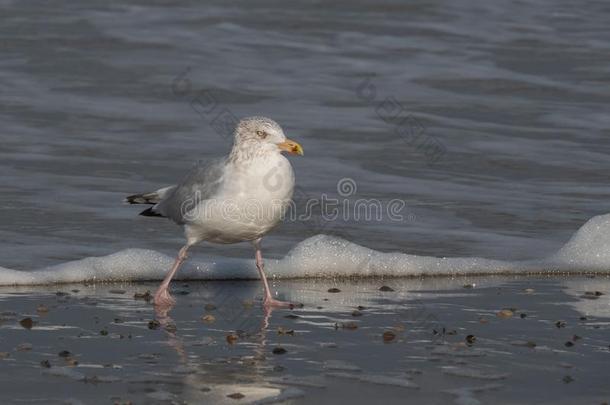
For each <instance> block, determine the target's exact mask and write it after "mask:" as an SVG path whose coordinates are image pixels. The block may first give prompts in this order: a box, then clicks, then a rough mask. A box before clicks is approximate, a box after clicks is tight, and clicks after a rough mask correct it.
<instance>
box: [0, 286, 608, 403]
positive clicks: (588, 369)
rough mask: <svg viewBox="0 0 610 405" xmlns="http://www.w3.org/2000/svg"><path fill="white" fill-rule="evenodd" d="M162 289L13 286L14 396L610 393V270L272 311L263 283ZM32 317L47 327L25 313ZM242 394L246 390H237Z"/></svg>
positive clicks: (341, 294)
mask: <svg viewBox="0 0 610 405" xmlns="http://www.w3.org/2000/svg"><path fill="white" fill-rule="evenodd" d="M384 285H385V286H388V287H390V288H391V289H392V290H393V291H380V287H382V286H384ZM154 287H155V286H154V285H152V284H145V283H141V284H90V285H82V284H73V285H64V286H56V287H22V288H15V287H13V288H9V287H2V288H0V301H1V303H2V309H3V313H2V323H1V324H0V331H1V336H2V340H1V348H2V349H1V350H0V352H5V353H0V356H1V357H3V359H2V360H0V366H1V367H2V369H3V370H4V372H3V373H2V377H0V393H1V394H0V398H1V399H2V402H3V403H16V404H18V403H37V402H45V403H111V402H113V401H115V402H119V403H126V401H132V403H143V402H147V403H170V402H172V401H173V403H202V402H213V403H228V404H230V403H275V402H281V401H280V399H281V400H288V402H287V403H293V404H301V403H303V404H304V403H323V404H331V403H336V401H337V400H349V401H350V402H351V403H357V404H361V403H362V404H364V403H372V402H375V401H376V400H379V399H380V398H383V399H384V401H385V402H386V403H404V401H405V400H409V402H413V403H422V404H437V403H456V404H464V403H468V404H477V403H489V402H490V401H492V400H493V402H494V403H499V404H512V403H528V404H529V403H531V404H534V403H566V404H567V403H576V402H578V403H602V402H603V401H607V400H608V398H609V396H610V388H609V387H608V385H607V376H608V373H609V372H610V370H609V369H608V367H609V366H608V364H609V362H608V360H609V356H610V346H609V345H610V340H609V339H608V336H609V333H608V332H609V328H610V310H609V308H608V305H607V300H606V299H605V296H600V297H599V298H594V297H593V296H591V294H588V295H586V292H594V291H596V290H598V291H600V292H603V293H605V294H608V293H610V281H609V279H608V278H606V277H595V278H590V277H567V278H566V277H562V278H539V277H538V278H537V277H493V276H492V277H485V278H480V277H469V278H468V277H462V278H456V279H449V278H437V279H411V280H406V279H389V280H388V279H386V280H383V279H369V280H360V281H342V282H333V281H329V280H326V281H322V280H317V281H313V280H309V281H306V280H302V281H282V282H276V283H275V285H274V288H276V289H277V290H278V291H279V294H280V296H282V297H284V298H286V299H291V300H295V301H300V302H302V303H303V304H304V305H305V306H304V308H302V309H295V310H293V311H290V310H275V311H273V312H271V313H265V312H264V311H263V310H262V309H261V307H260V294H259V288H258V287H259V285H258V283H257V282H254V281H253V282H247V281H241V282H227V281H224V282H207V283H200V282H189V283H187V284H185V283H177V284H175V285H174V287H173V289H174V291H173V292H174V294H176V295H177V297H178V305H177V306H176V307H175V308H174V310H173V311H172V312H171V314H170V315H171V318H168V317H163V316H160V315H155V314H154V313H153V310H152V306H151V305H150V304H149V303H147V302H146V301H144V300H136V299H134V294H135V293H143V292H145V290H146V289H152V288H154ZM331 288H338V289H339V291H338V292H334V293H331V292H328V291H329V289H331ZM583 296H586V297H587V298H583ZM41 306H44V308H42V309H41ZM359 306H360V308H359ZM45 308H46V310H47V311H46V312H44V309H45ZM507 309H510V311H512V314H511V315H510V316H507V315H506V310H507ZM501 311H505V312H503V314H504V316H499V315H498V314H499V313H500V312H501ZM205 316H207V318H205V320H204V318H203V317H205ZM26 317H30V318H31V319H32V320H33V323H34V325H33V326H32V327H31V329H26V328H24V327H23V326H21V325H20V324H19V321H20V320H22V319H24V318H26ZM153 320H158V321H159V322H160V323H159V324H155V323H150V322H151V321H153ZM558 322H559V323H558ZM558 325H559V326H558ZM229 335H233V336H235V340H234V341H233V342H232V343H229V342H228V340H227V336H229ZM469 335H473V336H474V339H473V338H472V337H470V338H467V337H468V336H469ZM567 342H571V343H568V345H569V347H568V346H566V343H567ZM25 344H30V345H31V347H30V346H27V345H25ZM280 348H281V349H283V350H284V351H285V352H282V350H281V349H280ZM64 350H66V351H68V352H69V353H63V354H62V355H59V353H60V352H62V351H64ZM274 350H275V352H274ZM45 360H46V361H48V364H47V366H48V365H50V367H45V366H42V365H41V362H43V361H45ZM74 361H76V362H77V363H78V364H74ZM236 393H238V394H241V395H243V396H244V397H243V398H241V399H239V400H237V399H233V398H231V397H228V395H232V394H236ZM256 401H260V402H256Z"/></svg>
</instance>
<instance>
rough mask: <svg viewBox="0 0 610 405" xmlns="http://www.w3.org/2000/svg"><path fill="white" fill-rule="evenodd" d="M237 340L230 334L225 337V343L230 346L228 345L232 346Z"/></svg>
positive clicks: (234, 335) (235, 336)
mask: <svg viewBox="0 0 610 405" xmlns="http://www.w3.org/2000/svg"><path fill="white" fill-rule="evenodd" d="M238 339H239V338H238V337H237V335H236V334H234V333H231V334H229V335H227V343H228V344H230V345H232V344H234V343H235V342H237V340H238Z"/></svg>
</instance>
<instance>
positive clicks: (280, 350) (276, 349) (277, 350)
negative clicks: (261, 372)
mask: <svg viewBox="0 0 610 405" xmlns="http://www.w3.org/2000/svg"><path fill="white" fill-rule="evenodd" d="M272 353H273V354H284V353H286V349H284V348H283V347H281V346H277V347H274V348H273V350H272Z"/></svg>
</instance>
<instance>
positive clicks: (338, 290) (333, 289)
mask: <svg viewBox="0 0 610 405" xmlns="http://www.w3.org/2000/svg"><path fill="white" fill-rule="evenodd" d="M328 292H329V293H340V292H341V290H340V289H338V288H329V289H328Z"/></svg>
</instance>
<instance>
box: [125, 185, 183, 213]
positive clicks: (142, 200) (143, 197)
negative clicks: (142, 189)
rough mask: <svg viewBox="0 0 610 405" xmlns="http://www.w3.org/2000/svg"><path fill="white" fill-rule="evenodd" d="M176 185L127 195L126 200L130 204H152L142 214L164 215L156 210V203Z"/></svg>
mask: <svg viewBox="0 0 610 405" xmlns="http://www.w3.org/2000/svg"><path fill="white" fill-rule="evenodd" d="M174 188H175V186H169V187H165V188H161V189H159V190H157V191H153V192H152V193H143V194H133V195H130V196H127V197H125V200H124V202H126V203H128V204H150V205H152V207H149V208H147V209H145V210H144V211H142V212H140V215H143V216H145V217H163V216H164V215H162V214H160V213H158V212H156V211H155V207H154V206H155V205H156V204H158V203H160V202H161V200H163V199H164V198H165V197H166V196H167V195H169V193H170V192H171V191H173V190H174Z"/></svg>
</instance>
